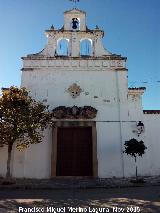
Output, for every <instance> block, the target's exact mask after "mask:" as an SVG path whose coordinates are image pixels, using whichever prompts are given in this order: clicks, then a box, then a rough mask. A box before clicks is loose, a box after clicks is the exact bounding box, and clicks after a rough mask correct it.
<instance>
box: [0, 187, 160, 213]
mask: <svg viewBox="0 0 160 213" xmlns="http://www.w3.org/2000/svg"><path fill="white" fill-rule="evenodd" d="M20 207H23V208H24V209H22V208H20ZM33 207H35V208H34V209H31V208H33ZM51 207H53V208H51ZM69 207H72V208H69ZM76 207H77V209H76ZM78 207H79V208H78ZM131 207H132V208H131ZM19 208H20V210H21V211H18V209H19ZM25 208H26V209H25ZM29 208H30V209H29ZM36 208H37V209H36ZM47 208H48V209H47ZM56 208H57V209H56ZM58 208H59V209H58ZM60 208H61V209H60ZM98 208H99V209H98ZM103 208H104V209H103ZM47 210H48V212H55V213H56V212H95V213H99V212H111V213H112V212H149V213H152V212H155V213H160V186H151V187H149V186H148V187H131V188H119V189H116V188H112V189H102V188H101V189H98V188H97V189H70V190H69V189H65V190H64V189H63V190H62V189H54V190H53V189H52V190H16V191H14V190H12V191H9V190H4V191H0V213H15V212H47Z"/></svg>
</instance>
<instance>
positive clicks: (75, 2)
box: [69, 0, 79, 8]
mask: <svg viewBox="0 0 160 213" xmlns="http://www.w3.org/2000/svg"><path fill="white" fill-rule="evenodd" d="M69 1H72V2H73V3H74V8H77V2H79V0H69Z"/></svg>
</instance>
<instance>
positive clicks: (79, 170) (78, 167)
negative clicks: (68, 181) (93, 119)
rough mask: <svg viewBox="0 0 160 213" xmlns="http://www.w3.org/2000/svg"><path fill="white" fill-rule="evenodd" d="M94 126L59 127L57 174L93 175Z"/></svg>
mask: <svg viewBox="0 0 160 213" xmlns="http://www.w3.org/2000/svg"><path fill="white" fill-rule="evenodd" d="M92 149H93V147H92V127H59V128H58V132H57V166H56V176H93V151H92Z"/></svg>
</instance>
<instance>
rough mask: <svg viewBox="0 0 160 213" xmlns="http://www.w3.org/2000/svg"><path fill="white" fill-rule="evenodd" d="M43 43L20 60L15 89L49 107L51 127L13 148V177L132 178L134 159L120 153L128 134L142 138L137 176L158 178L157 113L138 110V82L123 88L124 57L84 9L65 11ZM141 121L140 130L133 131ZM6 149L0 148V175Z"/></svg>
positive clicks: (140, 91) (159, 116)
mask: <svg viewBox="0 0 160 213" xmlns="http://www.w3.org/2000/svg"><path fill="white" fill-rule="evenodd" d="M45 34H46V36H47V38H48V42H47V44H46V46H45V48H44V49H43V50H42V51H41V52H39V53H37V54H30V55H27V56H26V57H22V59H23V68H22V81H21V86H22V87H26V88H27V89H28V90H29V91H30V94H31V96H32V97H33V98H34V99H36V100H39V101H43V102H44V103H45V104H47V105H49V106H50V110H51V111H52V110H53V112H54V116H55V117H54V119H55V127H54V128H48V129H47V130H46V131H45V132H44V135H45V136H44V138H43V142H42V143H40V144H36V145H31V146H30V147H29V148H28V149H26V150H25V151H23V152H19V151H18V150H16V148H14V150H13V155H12V165H11V172H12V175H13V176H14V177H26V178H52V177H57V176H92V177H99V178H111V177H130V176H134V175H135V162H134V159H132V158H131V157H130V156H127V155H126V154H125V153H124V152H123V151H124V143H125V141H128V140H130V139H132V138H135V139H137V140H138V141H140V140H142V141H144V144H145V145H146V146H147V150H146V153H145V154H144V156H143V157H142V158H139V159H138V162H137V163H138V173H139V175H160V157H159V150H160V139H159V132H160V110H143V108H142V96H143V93H144V92H145V88H144V87H140V88H128V70H127V68H126V61H127V58H126V57H122V56H121V55H116V54H112V53H110V52H109V51H108V50H106V49H105V48H104V47H103V44H102V38H103V36H104V32H103V31H102V30H101V29H99V28H98V26H96V28H95V29H93V30H90V29H88V28H87V25H86V13H85V12H84V11H81V10H79V9H72V10H69V11H66V12H64V26H63V27H62V28H61V29H59V30H56V29H55V28H54V27H53V26H51V28H50V29H49V30H47V31H46V32H45ZM141 124H143V126H144V128H143V129H142V131H141V130H140V129H139V128H138V127H139V126H138V125H140V126H141ZM4 155H5V156H6V158H7V149H6V148H5V147H4V148H2V149H0V162H1V164H0V175H2V176H4V175H5V172H6V168H5V165H6V159H5V157H4Z"/></svg>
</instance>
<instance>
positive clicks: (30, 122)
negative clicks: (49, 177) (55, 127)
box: [0, 86, 52, 178]
mask: <svg viewBox="0 0 160 213" xmlns="http://www.w3.org/2000/svg"><path fill="white" fill-rule="evenodd" d="M51 120H52V115H51V113H50V112H49V111H48V106H45V105H44V104H43V103H41V102H36V101H35V100H34V99H32V98H31V97H30V96H29V94H28V92H27V90H26V89H25V88H17V87H14V86H12V87H10V88H9V89H7V90H3V89H2V96H1V97H0V139H1V140H0V146H4V145H7V146H8V159H7V173H6V177H7V178H10V177H11V172H10V163H11V154H12V147H13V144H14V143H16V147H17V148H18V149H24V148H27V147H28V146H29V145H30V144H36V143H40V142H41V141H42V138H43V130H44V129H45V128H47V126H48V125H49V124H51Z"/></svg>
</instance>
